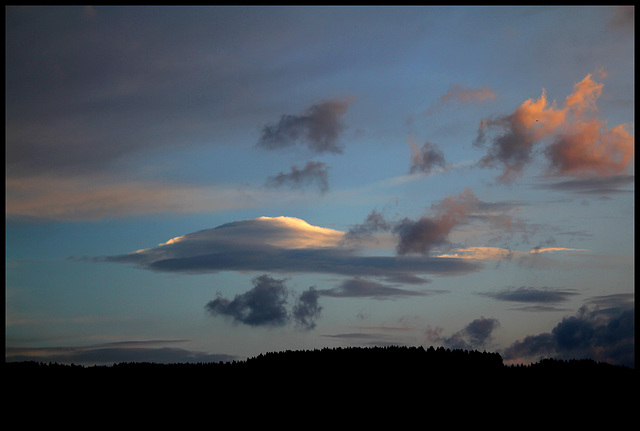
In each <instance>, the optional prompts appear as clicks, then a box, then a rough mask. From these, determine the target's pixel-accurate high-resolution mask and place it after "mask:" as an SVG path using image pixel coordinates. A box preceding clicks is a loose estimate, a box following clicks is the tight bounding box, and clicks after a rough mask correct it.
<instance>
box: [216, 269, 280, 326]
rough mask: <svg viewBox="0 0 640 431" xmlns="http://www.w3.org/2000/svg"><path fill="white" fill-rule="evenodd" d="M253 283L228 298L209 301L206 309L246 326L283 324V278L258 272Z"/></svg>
mask: <svg viewBox="0 0 640 431" xmlns="http://www.w3.org/2000/svg"><path fill="white" fill-rule="evenodd" d="M253 285H254V287H253V289H251V290H250V291H248V292H246V293H243V294H241V295H236V297H235V298H234V299H233V300H231V301H230V300H228V299H225V298H222V297H218V298H216V299H214V300H213V301H210V302H209V303H208V304H207V305H206V309H207V311H208V312H209V313H211V314H213V315H223V316H228V317H231V318H232V319H233V321H234V322H240V323H243V324H245V325H249V326H265V325H266V326H284V325H285V324H286V323H287V321H288V320H289V316H288V313H287V310H286V308H285V304H286V302H287V295H288V292H287V289H286V288H285V286H284V280H278V279H274V278H271V277H269V276H268V275H261V276H260V277H257V278H255V279H254V280H253Z"/></svg>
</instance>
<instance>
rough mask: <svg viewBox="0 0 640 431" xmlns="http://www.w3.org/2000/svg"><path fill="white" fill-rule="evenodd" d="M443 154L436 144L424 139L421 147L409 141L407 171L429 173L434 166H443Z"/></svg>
mask: <svg viewBox="0 0 640 431" xmlns="http://www.w3.org/2000/svg"><path fill="white" fill-rule="evenodd" d="M445 164H446V162H445V158H444V154H443V153H442V151H441V150H440V148H439V147H438V146H437V145H436V144H432V143H430V142H429V141H426V142H425V143H424V144H423V145H422V147H421V148H419V147H418V146H417V145H416V144H415V143H414V142H411V167H410V169H409V172H410V173H411V174H414V173H416V172H422V173H425V174H429V173H431V171H432V170H433V169H435V168H438V167H439V168H444V167H445Z"/></svg>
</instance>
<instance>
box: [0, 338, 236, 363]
mask: <svg viewBox="0 0 640 431" xmlns="http://www.w3.org/2000/svg"><path fill="white" fill-rule="evenodd" d="M183 342H184V340H175V341H174V340H152V341H127V342H117V343H107V344H100V345H91V346H82V347H77V346H74V347H68V346H65V347H42V348H32V347H29V348H23V347H11V346H7V348H6V358H7V360H9V361H39V362H52V363H59V364H76V365H87V366H92V365H112V364H117V363H121V362H154V363H167V364H168V363H188V362H191V363H200V362H221V361H222V362H230V361H233V360H238V359H240V358H238V357H237V356H232V355H226V354H209V353H202V352H195V351H190V350H186V349H181V348H177V347H167V345H168V344H176V343H183Z"/></svg>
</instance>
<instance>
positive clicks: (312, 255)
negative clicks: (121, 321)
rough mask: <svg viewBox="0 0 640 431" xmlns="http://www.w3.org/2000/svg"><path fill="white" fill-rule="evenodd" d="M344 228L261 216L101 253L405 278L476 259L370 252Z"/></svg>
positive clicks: (469, 266)
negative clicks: (350, 242)
mask: <svg viewBox="0 0 640 431" xmlns="http://www.w3.org/2000/svg"><path fill="white" fill-rule="evenodd" d="M343 237H344V232H341V231H338V230H334V229H328V228H323V227H319V226H313V225H310V224H309V223H307V222H305V221H304V220H300V219H297V218H292V217H275V218H271V217H260V218H256V219H252V220H242V221H237V222H232V223H228V224H224V225H221V226H218V227H216V228H213V229H205V230H202V231H198V232H194V233H190V234H187V235H183V236H179V237H176V238H173V239H171V240H169V241H167V242H165V243H163V244H160V245H158V246H157V247H153V248H148V249H142V250H138V251H136V252H133V253H128V254H124V255H118V256H108V257H105V258H102V259H101V260H102V261H105V262H119V263H131V264H135V265H137V266H139V267H140V268H143V269H147V270H153V271H162V272H183V273H185V272H186V273H207V272H209V273H210V272H220V271H240V272H246V271H255V272H258V271H260V272H276V273H325V274H337V275H348V276H373V277H376V276H379V277H403V276H404V277H406V276H414V275H419V274H464V273H469V272H473V271H477V270H479V269H480V267H481V265H480V264H479V263H477V262H470V261H468V260H463V259H440V258H437V257H426V256H388V255H385V256H371V255H360V254H359V253H358V250H357V249H355V248H352V247H349V246H345V245H344V244H345V243H344V241H343Z"/></svg>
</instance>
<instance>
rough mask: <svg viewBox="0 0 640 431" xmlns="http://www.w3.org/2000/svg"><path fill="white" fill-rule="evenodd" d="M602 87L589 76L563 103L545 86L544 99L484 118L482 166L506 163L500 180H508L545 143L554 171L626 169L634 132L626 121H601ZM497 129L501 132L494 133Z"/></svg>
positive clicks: (609, 172) (606, 172) (575, 173)
mask: <svg viewBox="0 0 640 431" xmlns="http://www.w3.org/2000/svg"><path fill="white" fill-rule="evenodd" d="M598 73H599V76H601V77H605V76H606V74H605V73H604V72H602V71H599V72H598ZM603 87H604V86H603V84H600V83H597V82H596V81H594V79H593V77H592V75H591V74H589V75H587V76H586V77H585V78H584V79H583V80H582V81H580V82H578V83H576V84H575V85H574V88H573V92H572V93H571V94H569V96H567V98H566V99H565V103H564V106H563V107H558V106H556V103H555V101H554V102H551V103H550V102H549V101H548V100H547V95H546V92H545V91H544V90H543V92H542V95H541V96H540V98H538V99H537V100H532V99H529V100H527V101H525V102H524V103H523V104H522V105H520V106H519V107H518V108H517V109H516V110H515V111H514V112H513V113H512V114H509V115H505V116H501V117H498V118H493V119H489V120H484V121H483V122H481V124H480V127H479V129H478V138H477V139H476V142H475V144H476V145H478V146H481V147H482V146H484V145H485V144H487V143H488V144H487V146H486V154H485V155H484V156H483V157H482V159H481V160H480V166H483V167H494V166H501V167H502V168H503V173H502V175H501V176H500V177H499V179H500V180H501V181H503V182H508V181H511V180H513V179H514V178H515V177H517V176H518V175H520V174H521V173H522V170H523V169H524V168H525V167H526V166H528V165H529V164H530V163H531V162H532V161H533V156H534V148H535V147H537V146H544V151H543V154H544V155H545V156H546V158H547V160H548V163H549V165H548V171H547V173H549V174H552V175H571V176H588V175H591V176H594V175H595V176H601V175H614V174H621V173H624V172H625V171H626V170H627V169H628V168H629V167H630V165H631V164H632V162H633V155H634V136H633V135H631V134H630V133H629V132H628V131H627V129H626V126H625V125H624V124H620V125H617V126H615V127H613V128H609V127H608V126H607V122H606V121H602V120H600V119H598V117H597V114H598V109H597V104H596V102H597V100H598V98H599V97H600V96H601V94H602V91H603ZM492 130H497V134H496V135H493V136H491V137H489V134H490V132H491V131H492Z"/></svg>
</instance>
